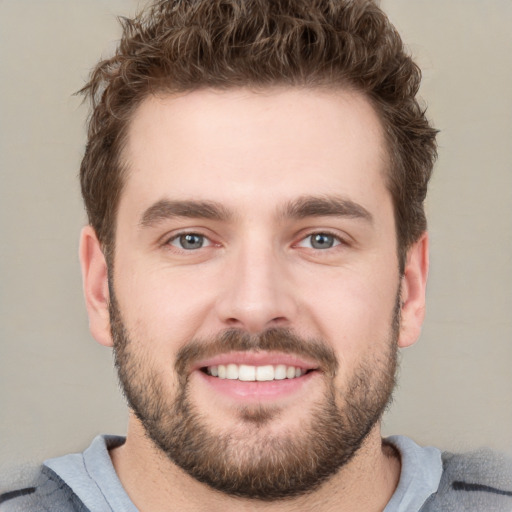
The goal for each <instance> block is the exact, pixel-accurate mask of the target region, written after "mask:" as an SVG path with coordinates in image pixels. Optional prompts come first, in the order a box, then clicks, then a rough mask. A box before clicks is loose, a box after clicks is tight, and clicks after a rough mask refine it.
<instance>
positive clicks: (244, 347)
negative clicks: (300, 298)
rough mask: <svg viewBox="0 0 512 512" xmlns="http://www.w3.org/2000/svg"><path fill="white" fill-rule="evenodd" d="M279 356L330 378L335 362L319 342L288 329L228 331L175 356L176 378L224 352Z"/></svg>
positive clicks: (328, 349)
mask: <svg viewBox="0 0 512 512" xmlns="http://www.w3.org/2000/svg"><path fill="white" fill-rule="evenodd" d="M247 351H252V352H260V351H268V352H281V353H285V354H293V355H296V356H299V357H305V358H307V359H312V360H313V361H316V362H317V363H318V365H319V369H320V370H321V371H322V372H323V373H326V374H327V375H329V376H332V377H334V375H336V372H337V370H338V359H337V358H336V355H335V353H334V350H333V349H332V348H331V347H329V346H328V345H327V344H326V343H325V342H324V341H322V340H320V339H307V338H303V337H301V336H299V335H297V334H295V333H293V332H292V331H290V330H289V329H286V328H282V327H276V328H271V329H268V330H266V331H264V332H262V333H260V334H251V333H248V332H246V331H243V330H241V329H228V330H226V331H223V332H221V333H220V334H219V335H218V336H215V337H214V338H212V339H209V340H192V341H191V342H189V343H188V344H187V345H185V346H183V347H182V348H181V349H180V350H179V351H178V353H177V355H176V361H175V365H174V366H175V370H176V373H177V375H178V376H179V377H180V378H185V379H186V378H187V375H188V373H189V370H190V368H191V366H193V364H194V363H196V362H197V361H199V360H201V359H206V358H210V357H213V356H216V355H219V354H225V353H227V352H247Z"/></svg>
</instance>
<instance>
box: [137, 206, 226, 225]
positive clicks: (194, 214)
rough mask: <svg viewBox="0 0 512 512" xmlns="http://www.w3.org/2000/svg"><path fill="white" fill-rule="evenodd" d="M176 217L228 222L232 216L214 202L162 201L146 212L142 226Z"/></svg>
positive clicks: (141, 222)
mask: <svg viewBox="0 0 512 512" xmlns="http://www.w3.org/2000/svg"><path fill="white" fill-rule="evenodd" d="M175 217H186V218H191V219H199V218H200V219H211V220H217V221H226V220H229V219H230V218H231V217H232V215H231V213H230V212H229V211H228V210H227V209H226V208H225V207H224V206H222V205H221V204H219V203H216V202H213V201H192V200H186V201H183V200H170V199H161V200H160V201H158V202H156V203H155V204H153V205H152V206H150V207H149V208H148V209H147V210H145V211H144V213H143V214H142V217H141V221H140V224H141V226H143V227H150V226H153V225H155V224H158V222H160V221H163V220H167V219H173V218H175Z"/></svg>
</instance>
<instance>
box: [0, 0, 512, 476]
mask: <svg viewBox="0 0 512 512" xmlns="http://www.w3.org/2000/svg"><path fill="white" fill-rule="evenodd" d="M137 4H138V2H136V1H134V0H0V61H1V66H0V130H1V138H0V473H2V472H4V473H5V469H6V468H8V467H9V468H10V467H13V466H15V467H20V466H21V467H23V466H26V465H27V464H31V463H37V462H40V461H42V460H43V459H44V458H47V457H50V456H57V455H60V454H64V453H67V452H70V451H80V450H83V449H84V448H85V447H86V446H87V445H88V443H89V442H90V440H91V439H92V437H93V436H95V435H96V434H98V433H119V434H123V433H124V432H125V422H126V418H127V414H126V408H125V405H124V400H123V398H122V396H121V394H120V392H119V391H118V385H117V379H116V375H115V372H114V370H113V365H112V356H111V353H110V351H109V350H108V349H105V348H103V347H100V346H99V345H98V344H97V343H96V342H95V341H94V340H93V339H92V337H91V335H90V334H89V331H88V325H87V317H86V313H85V307H84V304H83V298H82V291H81V277H80V270H79V264H78V257H77V247H78V235H79V230H80V228H81V226H82V225H83V224H84V223H85V216H84V213H83V208H82V204H81V199H80V195H79V187H78V180H77V174H78V168H79V163H80V159H81V156H82V152H83V147H84V143H85V130H84V120H85V117H86V115H87V109H86V108H85V107H83V106H81V100H80V99H79V98H77V97H74V96H73V93H74V92H75V91H77V90H78V89H79V88H80V87H81V86H82V85H83V84H84V81H85V79H86V77H87V75H88V72H89V70H90V68H91V67H92V66H93V65H94V63H95V62H96V61H97V60H98V59H99V58H100V56H101V55H104V56H107V55H109V54H110V53H111V52H112V49H113V47H114V44H115V40H116V39H118V38H119V35H120V31H119V26H118V23H117V21H116V15H119V14H124V15H130V14H132V13H133V12H134V11H135V9H136V7H137ZM382 7H383V8H384V10H385V11H386V12H388V14H389V15H390V17H391V20H392V21H393V22H394V23H395V24H396V26H397V28H398V29H399V30H400V32H401V34H402V36H403V38H404V40H405V42H406V43H407V45H408V47H409V49H410V52H411V53H412V54H413V55H414V56H415V57H416V59H417V62H418V63H419V64H420V65H421V67H422V68H423V73H424V81H423V85H422V89H421V96H422V97H423V98H424V100H425V102H426V104H427V105H428V116H429V118H431V119H432V120H433V121H434V124H435V126H436V127H437V128H439V129H440V130H441V133H440V135H439V161H438V164H437V166H436V169H435V175H434V178H433V181H432V183H431V188H430V195H429V198H428V202H427V212H428V218H429V228H430V235H431V272H430V282H429V287H428V302H427V319H426V322H425V326H424V329H423V333H422V336H421V339H420V340H419V342H418V343H417V344H416V345H415V346H414V347H412V348H410V349H408V350H406V351H405V352H403V357H402V365H401V366H402V369H401V372H400V373H401V376H400V384H399V387H398V388H397V390H396V393H395V401H394V404H393V406H392V407H391V409H390V411H389V412H388V413H387V415H386V416H385V422H384V432H385V433H386V434H391V433H393V434H406V435H409V436H411V437H412V438H413V439H415V440H416V441H417V442H419V443H422V444H433V445H437V446H439V447H441V448H443V449H452V450H465V449H471V448H474V447H479V446H490V447H493V448H497V449H501V450H505V451H507V452H508V453H511V454H512V373H511V363H512V261H511V260H512V257H511V255H512V149H511V148H512V31H511V29H510V27H511V26H512V2H511V1H510V0H487V1H485V2H484V1H482V0H385V1H383V2H382ZM8 474H9V475H10V476H11V477H12V476H13V475H14V474H15V471H12V470H11V471H9V473H8Z"/></svg>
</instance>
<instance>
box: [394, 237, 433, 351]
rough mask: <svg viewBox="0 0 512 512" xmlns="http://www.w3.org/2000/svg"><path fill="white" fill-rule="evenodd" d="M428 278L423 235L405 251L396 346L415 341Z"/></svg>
mask: <svg viewBox="0 0 512 512" xmlns="http://www.w3.org/2000/svg"><path fill="white" fill-rule="evenodd" d="M427 276H428V235H427V233H423V235H422V236H421V238H420V239H419V240H418V241H417V242H415V243H414V244H413V245H412V246H411V247H410V249H409V250H408V251H407V260H406V262H405V269H404V275H403V277H402V289H401V301H402V310H401V323H400V334H399V337H398V346H399V347H401V348H404V347H409V346H411V345H412V344H413V343H415V342H416V341H417V339H418V338H419V336H420V333H421V326H422V324H423V320H424V318H425V292H426V287H427Z"/></svg>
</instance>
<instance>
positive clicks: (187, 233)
mask: <svg viewBox="0 0 512 512" xmlns="http://www.w3.org/2000/svg"><path fill="white" fill-rule="evenodd" d="M319 235H323V236H326V237H332V238H333V240H334V242H333V245H332V246H331V247H327V248H323V249H321V248H315V247H304V246H303V245H301V244H303V243H305V242H306V241H307V240H308V239H312V237H314V236H319ZM186 236H195V237H199V238H201V240H202V243H201V245H200V246H199V247H196V248H189V249H186V248H184V247H178V246H176V245H174V244H173V242H175V241H179V240H180V239H181V238H182V237H186ZM205 242H206V245H205ZM310 243H311V244H312V243H313V242H312V241H311V242H310ZM165 245H166V246H171V247H172V248H173V249H175V250H178V251H182V252H185V253H191V252H195V251H197V250H199V249H204V248H207V247H211V246H213V245H215V243H214V242H213V241H212V240H211V239H210V238H209V237H208V236H206V235H204V234H202V233H200V232H195V231H184V232H181V233H177V234H175V235H173V236H172V237H171V238H169V239H167V241H166V242H165ZM340 245H344V246H347V245H349V244H348V243H347V241H346V240H345V239H343V238H341V237H340V236H339V235H337V234H335V233H332V232H330V231H328V230H322V231H314V232H311V233H307V234H306V235H305V236H303V237H302V238H301V239H300V240H299V241H298V242H297V243H294V244H293V247H304V248H306V249H311V250H316V251H319V252H325V251H328V250H330V249H334V248H336V247H338V246H340Z"/></svg>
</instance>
